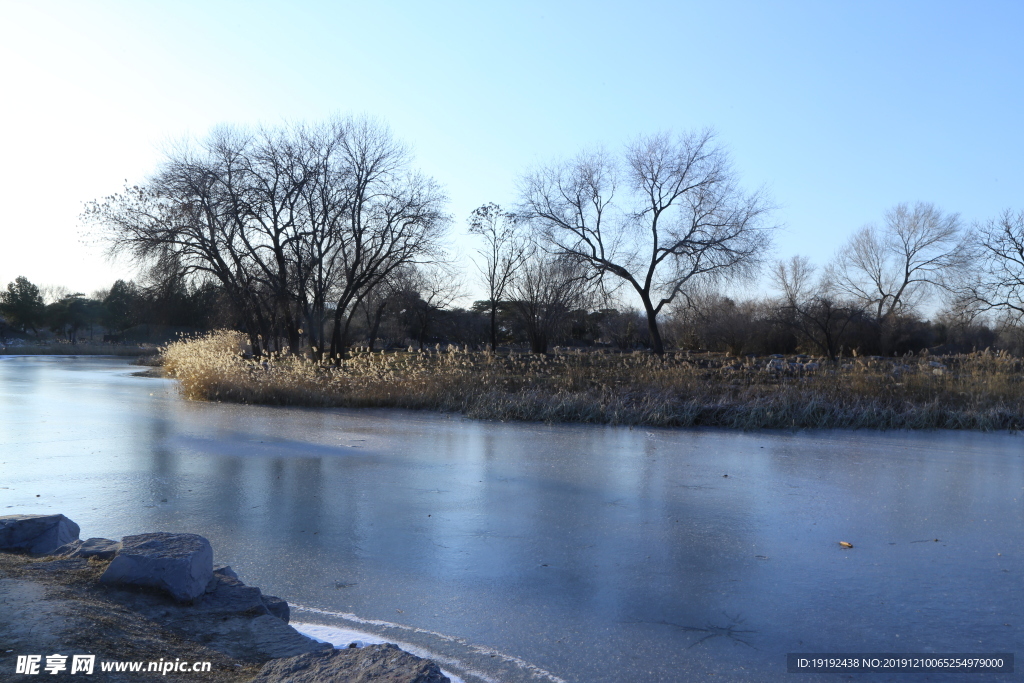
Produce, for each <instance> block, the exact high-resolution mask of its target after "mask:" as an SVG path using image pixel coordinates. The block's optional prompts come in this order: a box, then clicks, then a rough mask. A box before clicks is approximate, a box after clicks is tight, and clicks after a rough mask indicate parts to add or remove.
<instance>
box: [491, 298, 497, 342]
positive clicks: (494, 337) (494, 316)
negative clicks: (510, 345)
mask: <svg viewBox="0 0 1024 683" xmlns="http://www.w3.org/2000/svg"><path fill="white" fill-rule="evenodd" d="M491 351H492V352H493V353H497V352H498V303H497V302H496V301H491Z"/></svg>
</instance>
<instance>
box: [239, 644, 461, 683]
mask: <svg viewBox="0 0 1024 683" xmlns="http://www.w3.org/2000/svg"><path fill="white" fill-rule="evenodd" d="M277 681H288V682H289V683H334V682H335V681H346V683H451V679H449V678H448V677H447V676H445V675H444V674H443V673H441V668H440V667H439V666H438V665H437V664H436V663H435V662H432V661H431V660H429V659H423V658H421V657H417V656H416V655H411V654H409V653H408V652H405V651H404V650H400V649H398V647H397V646H395V645H392V644H391V643H384V644H383V645H368V646H367V647H362V648H350V649H344V650H334V649H331V650H319V651H316V652H307V653H306V654H301V655H298V656H296V657H287V658H284V659H274V660H271V661H269V662H267V663H266V664H264V665H263V668H262V669H260V673H259V674H258V675H257V676H256V678H254V679H252V681H251V683H276V682H277Z"/></svg>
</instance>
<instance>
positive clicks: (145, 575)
mask: <svg viewBox="0 0 1024 683" xmlns="http://www.w3.org/2000/svg"><path fill="white" fill-rule="evenodd" d="M211 579H213V548H212V547H210V542H209V541H207V540H206V539H205V538H203V537H202V536H199V535H197V534H172V533H167V532H156V533H151V534H138V535H136V536H125V537H124V539H122V541H121V550H120V551H118V553H117V556H116V557H115V558H114V561H113V562H111V563H110V566H109V567H107V570H106V571H105V572H103V575H102V576H101V577H100V581H101V582H103V583H114V584H122V585H132V586H148V587H150V588H157V589H160V590H163V591H165V592H167V593H169V594H170V595H171V597H173V598H174V599H175V600H177V601H179V602H191V601H193V600H195V599H196V598H198V597H200V596H201V595H203V594H205V593H206V587H207V586H208V585H209V583H210V580H211Z"/></svg>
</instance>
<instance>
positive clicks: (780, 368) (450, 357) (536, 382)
mask: <svg viewBox="0 0 1024 683" xmlns="http://www.w3.org/2000/svg"><path fill="white" fill-rule="evenodd" d="M243 350H244V338H243V336H242V335H241V334H239V333H236V332H225V331H221V332H216V333H213V334H210V335H207V336H205V337H202V338H198V339H192V340H185V341H179V342H175V343H173V344H170V345H169V346H168V347H167V348H166V349H165V351H164V368H165V371H166V372H167V373H168V375H169V376H171V377H175V378H176V379H178V380H179V381H180V382H181V387H182V391H183V393H184V395H185V396H186V397H188V398H192V399H206V400H225V401H238V402H243V403H266V404H278V405H304V406H345V407H368V406H376V407H399V408H413V409H429V410H441V411H453V412H461V413H463V414H465V415H467V416H469V417H475V418H487V419H498V420H541V421H548V422H593V423H610V424H633V425H650V426H664V427H688V426H698V425H707V426H719V427H732V428H739V429H759V428H793V427H796V428H820V427H845V428H873V429H897V428H899V429H930V428H945V429H980V430H1000V429H1021V428H1022V427H1024V383H1022V369H1024V364H1022V361H1021V360H1020V359H1018V358H1014V357H1012V356H1009V355H1007V354H1004V353H993V352H989V351H984V352H978V353H972V354H965V355H958V356H944V357H933V356H920V357H913V358H909V357H907V358H896V359H880V358H871V359H866V358H850V359H845V360H843V361H840V362H838V363H829V362H825V361H821V360H815V359H810V358H804V357H789V358H781V357H773V358H760V359H742V360H740V359H735V358H729V357H726V356H722V355H713V354H689V353H686V352H681V353H669V354H666V355H665V356H664V357H663V358H658V357H656V356H653V355H651V354H648V353H644V352H636V353H630V354H618V353H602V352H563V353H557V354H553V355H548V356H535V355H531V354H520V353H513V354H492V353H489V352H485V351H469V350H467V349H456V348H448V349H443V350H442V349H436V350H431V351H408V352H393V353H383V352H376V353H372V352H368V351H357V352H356V353H355V354H354V355H353V357H352V358H350V359H347V360H345V361H344V362H343V363H342V365H340V366H334V365H330V364H326V363H324V364H321V363H317V362H315V361H312V360H309V359H305V358H300V357H294V356H271V357H263V358H255V359H247V358H245V357H244V356H243Z"/></svg>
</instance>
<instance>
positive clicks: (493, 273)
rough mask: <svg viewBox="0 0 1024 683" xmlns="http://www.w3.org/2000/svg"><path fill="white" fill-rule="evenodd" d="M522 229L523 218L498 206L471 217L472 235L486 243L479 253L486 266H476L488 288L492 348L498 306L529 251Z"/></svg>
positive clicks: (495, 341) (487, 206) (495, 342)
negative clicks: (520, 223)
mask: <svg viewBox="0 0 1024 683" xmlns="http://www.w3.org/2000/svg"><path fill="white" fill-rule="evenodd" d="M519 227H520V226H519V218H518V217H517V216H516V215H515V214H513V213H509V212H506V211H502V210H501V207H500V206H498V205H497V204H494V203H490V204H485V205H483V206H481V207H479V208H477V209H476V210H474V211H473V213H472V215H471V216H470V217H469V232H470V234H472V235H479V236H480V237H482V238H483V240H484V247H483V248H482V249H479V250H477V253H478V254H480V257H481V258H482V259H483V263H482V264H480V263H477V264H476V266H477V268H479V270H480V274H481V276H482V279H483V282H484V284H485V285H486V287H487V302H488V308H489V309H490V323H491V325H490V327H491V333H490V340H491V348H492V349H497V348H498V306H499V305H500V304H501V301H502V298H503V297H504V296H505V292H506V291H507V290H508V287H509V284H510V283H511V282H512V277H513V275H514V274H515V272H516V270H517V269H519V268H520V267H521V266H522V265H523V264H524V263H525V262H526V259H527V254H528V252H529V240H528V239H527V238H526V236H525V235H523V233H522V231H521V230H520V229H519Z"/></svg>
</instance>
